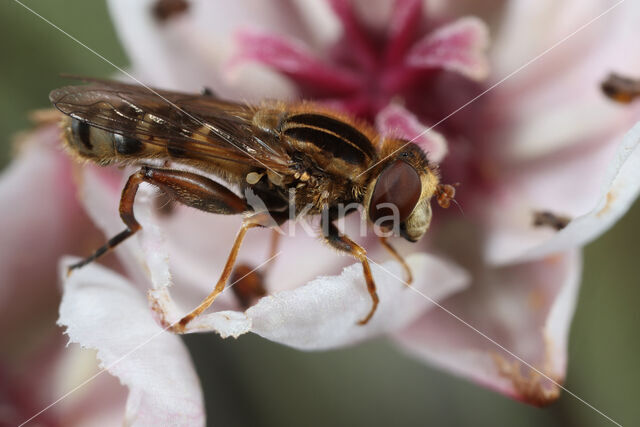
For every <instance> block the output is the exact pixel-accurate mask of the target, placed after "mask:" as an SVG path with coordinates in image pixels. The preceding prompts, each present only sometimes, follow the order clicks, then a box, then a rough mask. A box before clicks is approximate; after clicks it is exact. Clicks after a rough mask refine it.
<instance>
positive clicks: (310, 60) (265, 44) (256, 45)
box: [228, 29, 362, 96]
mask: <svg viewBox="0 0 640 427" xmlns="http://www.w3.org/2000/svg"><path fill="white" fill-rule="evenodd" d="M235 41H236V51H235V52H234V54H233V56H232V57H231V59H230V61H229V62H228V67H229V70H233V69H234V68H235V67H237V66H238V65H240V64H242V63H245V62H251V61H254V62H257V63H260V64H262V65H265V66H267V67H269V68H272V69H274V70H276V71H278V72H280V73H282V74H284V75H286V76H288V77H289V78H291V79H293V80H294V81H295V82H296V83H298V84H299V85H301V86H302V87H303V88H308V89H307V90H310V89H313V90H314V94H315V95H319V94H323V95H324V96H326V95H329V94H331V95H336V94H343V93H350V92H354V91H355V90H357V89H358V88H360V87H361V85H362V83H361V79H360V78H359V77H358V76H357V75H355V74H353V73H351V72H350V71H348V70H345V69H341V68H338V67H335V66H331V65H329V64H327V63H325V62H323V61H322V60H321V59H320V58H317V57H316V56H315V55H314V54H313V53H312V52H311V51H310V50H309V49H308V48H307V47H306V46H304V45H303V44H302V43H301V42H300V41H298V40H294V39H291V38H285V37H281V36H277V35H274V34H268V33H263V32H257V31H255V30H249V29H246V30H243V31H239V32H238V33H237V34H236V38H235Z"/></svg>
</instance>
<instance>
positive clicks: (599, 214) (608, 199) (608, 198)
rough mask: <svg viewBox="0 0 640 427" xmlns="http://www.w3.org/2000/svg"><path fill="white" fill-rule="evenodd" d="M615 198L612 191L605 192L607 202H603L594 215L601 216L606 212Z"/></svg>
mask: <svg viewBox="0 0 640 427" xmlns="http://www.w3.org/2000/svg"><path fill="white" fill-rule="evenodd" d="M615 200H616V195H615V194H614V193H613V192H612V191H609V192H607V202H606V203H605V205H604V207H603V208H602V209H601V210H600V211H599V212H598V213H597V214H596V216H598V217H602V216H603V215H605V214H606V213H607V212H609V211H610V210H611V206H612V205H613V202H614V201H615Z"/></svg>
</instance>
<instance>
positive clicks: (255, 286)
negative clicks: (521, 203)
mask: <svg viewBox="0 0 640 427" xmlns="http://www.w3.org/2000/svg"><path fill="white" fill-rule="evenodd" d="M279 242H280V232H278V230H276V229H273V230H272V231H271V243H270V245H269V257H268V258H267V260H268V261H269V260H272V259H274V258H275V257H276V256H277V253H278V245H279ZM272 265H273V263H270V264H268V265H266V266H265V267H264V268H262V269H261V271H258V270H257V269H255V268H253V267H252V266H251V265H249V264H245V263H242V264H237V265H236V268H235V269H234V270H233V273H232V274H231V278H230V279H229V282H230V283H231V284H233V287H232V288H231V290H232V291H233V293H234V295H235V296H236V298H237V299H238V302H239V303H240V305H241V306H242V308H244V309H245V310H246V309H247V308H249V307H251V305H252V304H253V303H254V302H255V301H256V300H257V299H259V298H262V297H263V296H265V295H267V289H266V287H265V283H264V277H265V276H266V275H267V274H268V273H269V270H270V268H271V266H272Z"/></svg>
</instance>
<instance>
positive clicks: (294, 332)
mask: <svg viewBox="0 0 640 427" xmlns="http://www.w3.org/2000/svg"><path fill="white" fill-rule="evenodd" d="M407 262H408V263H409V265H410V266H411V269H412V272H413V275H414V282H413V284H412V287H414V288H415V289H416V290H418V291H420V292H422V293H424V294H426V295H427V296H429V297H430V298H432V299H433V300H435V301H439V300H442V299H444V298H446V297H447V296H450V295H453V294H455V293H456V292H459V291H461V290H462V289H464V288H465V286H466V284H467V281H468V276H467V274H466V273H465V272H464V271H463V270H461V269H460V268H459V267H457V266H455V265H453V264H451V263H448V262H445V261H443V260H440V259H438V258H435V257H432V256H428V255H425V254H414V255H412V256H410V257H408V258H407ZM371 267H372V270H373V275H374V278H375V281H376V285H377V287H378V295H379V297H380V305H379V306H378V309H377V311H376V313H375V314H374V316H373V317H372V318H371V320H370V321H369V323H368V324H366V325H364V326H361V325H358V324H357V322H358V321H359V320H360V319H362V318H363V317H365V315H366V314H367V313H368V312H369V309H370V307H371V298H370V296H369V294H368V292H367V290H366V286H365V283H364V278H363V275H362V267H361V266H360V264H354V265H351V266H349V267H347V268H346V269H345V270H344V271H343V272H342V274H341V275H340V276H333V277H319V278H317V279H315V280H313V281H312V282H311V283H309V284H307V285H305V286H302V287H300V288H297V289H294V290H291V291H284V292H280V293H277V294H275V295H272V296H267V297H264V298H263V299H261V300H260V301H259V302H258V304H256V305H255V306H253V307H251V308H250V309H249V310H247V315H248V316H249V318H251V320H252V323H253V326H252V330H253V332H255V333H257V334H258V335H261V336H263V337H265V338H268V339H270V340H272V341H276V342H279V343H282V344H286V345H289V346H292V347H295V348H299V349H304V350H320V349H327V348H334V347H340V346H345V345H350V344H354V343H357V342H359V341H362V340H365V339H367V338H372V337H375V336H377V335H381V334H385V333H388V332H391V331H394V330H397V329H399V328H402V327H404V326H406V325H407V324H409V323H411V322H412V321H413V320H415V319H416V318H417V317H418V316H420V315H421V314H423V313H424V312H425V311H427V310H429V309H431V308H432V306H433V304H432V303H431V302H430V301H429V300H428V299H425V298H424V297H423V296H422V295H420V294H419V293H417V292H415V291H413V290H411V289H408V288H407V286H406V285H405V283H404V281H403V280H402V278H403V277H404V271H403V270H402V268H401V266H400V265H399V264H398V263H397V262H395V261H389V262H386V263H384V264H382V265H376V264H374V265H372V266H371Z"/></svg>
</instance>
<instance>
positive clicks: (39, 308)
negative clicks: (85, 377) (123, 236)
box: [0, 125, 98, 348]
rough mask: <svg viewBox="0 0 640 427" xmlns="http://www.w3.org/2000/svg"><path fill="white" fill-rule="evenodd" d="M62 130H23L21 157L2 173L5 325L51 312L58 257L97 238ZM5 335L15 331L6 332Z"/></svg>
mask: <svg viewBox="0 0 640 427" xmlns="http://www.w3.org/2000/svg"><path fill="white" fill-rule="evenodd" d="M59 135H60V129H59V127H58V126H57V125H48V126H43V127H40V128H38V129H37V130H35V131H32V132H29V133H26V134H25V135H23V136H22V137H21V139H22V141H20V144H19V146H18V154H17V157H16V158H15V159H14V161H13V162H12V163H11V164H10V165H9V166H8V167H7V168H6V169H4V170H3V172H2V175H1V176H0V218H2V244H1V245H0V283H2V284H3V285H2V286H0V323H2V324H5V325H7V324H13V325H21V324H28V325H31V326H35V325H34V323H32V322H33V321H34V319H35V318H40V319H47V318H48V315H49V314H52V315H53V314H54V313H55V301H57V299H58V298H59V290H58V287H57V282H58V280H57V278H58V274H57V263H58V258H59V257H60V256H61V255H62V254H64V253H80V252H82V251H83V250H84V249H85V248H86V247H87V246H89V245H90V244H91V243H90V242H93V241H95V240H96V239H97V238H98V233H97V232H96V230H95V229H94V228H93V227H92V225H91V222H90V221H89V218H88V217H87V216H86V215H85V214H84V212H83V211H82V208H81V206H80V205H79V203H78V202H77V200H76V194H75V193H76V187H75V185H74V183H73V180H72V176H71V175H72V164H71V161H70V160H69V158H68V157H67V156H66V155H65V154H64V153H62V152H61V149H60V148H59V147H58V144H59V142H60V138H59ZM34 312H39V313H40V314H41V316H35V317H34V315H33V313H34ZM16 333H19V334H20V337H19V341H20V342H24V340H25V338H27V337H25V336H24V335H22V334H24V333H25V331H24V330H22V329H19V330H16ZM7 338H14V337H13V333H6V334H3V339H7ZM5 344H6V343H5ZM0 346H3V345H2V344H0ZM3 347H4V346H3ZM5 348H9V347H5Z"/></svg>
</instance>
